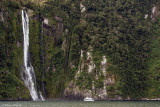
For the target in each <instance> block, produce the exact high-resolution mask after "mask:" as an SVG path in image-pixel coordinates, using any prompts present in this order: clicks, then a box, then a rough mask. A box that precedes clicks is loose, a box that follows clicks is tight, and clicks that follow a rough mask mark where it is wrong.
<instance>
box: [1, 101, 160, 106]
mask: <svg viewBox="0 0 160 107" xmlns="http://www.w3.org/2000/svg"><path fill="white" fill-rule="evenodd" d="M0 107H160V101H95V102H84V101H43V102H39V101H1V102H0Z"/></svg>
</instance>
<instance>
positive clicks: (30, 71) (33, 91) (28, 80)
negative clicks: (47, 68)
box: [21, 10, 44, 101]
mask: <svg viewBox="0 0 160 107" xmlns="http://www.w3.org/2000/svg"><path fill="white" fill-rule="evenodd" d="M22 27H23V36H24V47H23V51H24V67H23V70H22V72H21V76H22V79H23V81H24V83H25V86H26V87H27V88H28V89H29V92H30V95H31V97H32V99H33V100H34V101H44V98H43V96H42V94H41V92H40V91H39V92H38V90H37V88H36V75H35V72H34V68H33V66H32V65H31V62H30V60H29V51H28V49H29V17H28V15H27V13H26V12H25V11H23V10H22Z"/></svg>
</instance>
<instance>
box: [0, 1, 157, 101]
mask: <svg viewBox="0 0 160 107" xmlns="http://www.w3.org/2000/svg"><path fill="white" fill-rule="evenodd" d="M157 2H158V0H152V1H151V0H116V1H114V0H98V1H97V0H82V1H81V0H48V1H46V3H45V4H44V5H40V4H36V3H35V2H34V3H33V2H32V1H30V0H1V1H0V50H1V51H0V74H1V76H0V99H10V98H12V99H29V98H30V96H29V92H28V90H27V88H25V86H24V83H23V81H22V80H21V76H20V71H21V70H22V69H21V68H22V66H23V34H22V26H21V9H22V8H23V9H25V10H26V11H28V13H29V16H30V49H29V51H30V59H31V62H32V65H33V67H34V70H35V73H36V77H37V87H38V90H40V91H41V92H42V94H43V95H44V96H45V97H46V98H61V97H63V94H64V90H65V88H66V87H67V86H68V84H69V82H70V81H72V80H74V82H75V83H76V85H77V86H78V87H79V88H80V90H85V89H88V90H92V85H93V84H94V86H95V88H96V89H98V88H103V85H104V84H103V82H104V80H105V79H106V78H107V76H108V75H109V76H110V75H114V79H115V83H114V84H109V85H107V87H106V91H107V92H108V94H109V95H110V97H111V98H114V96H115V95H120V96H122V97H123V98H131V99H140V98H145V97H147V98H157V97H160V76H159V75H160V72H159V70H160V48H159V47H160V37H159V33H160V30H159V28H160V19H159V16H158V17H157V18H156V20H155V21H151V18H150V15H151V8H152V7H153V4H156V3H157ZM80 3H82V4H83V5H84V6H85V8H86V11H84V12H83V13H81V10H80ZM146 14H148V15H149V17H148V18H146V19H145V18H144V16H145V15H146ZM45 18H46V19H48V20H49V24H48V25H47V24H44V22H43V21H44V19H45ZM3 19H4V20H3ZM81 50H83V57H80V56H81ZM88 51H91V56H92V60H93V63H94V64H95V69H94V70H93V71H92V72H91V73H88V66H87V64H88V63H89V60H90V59H89V60H88V59H87V54H86V53H87V52H88ZM102 56H106V58H107V70H106V71H107V73H106V75H103V73H102V71H101V69H100V66H101V61H102ZM82 62H83V64H82ZM82 65H83V66H84V67H81V66H82ZM79 68H82V69H81V72H80V74H79V76H78V78H77V79H75V75H76V74H77V71H78V70H79ZM96 76H97V77H96ZM4 82H5V84H4ZM20 93H22V94H20ZM24 93H25V94H24Z"/></svg>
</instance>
